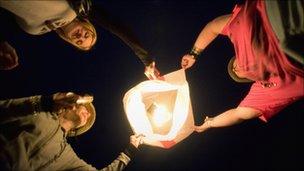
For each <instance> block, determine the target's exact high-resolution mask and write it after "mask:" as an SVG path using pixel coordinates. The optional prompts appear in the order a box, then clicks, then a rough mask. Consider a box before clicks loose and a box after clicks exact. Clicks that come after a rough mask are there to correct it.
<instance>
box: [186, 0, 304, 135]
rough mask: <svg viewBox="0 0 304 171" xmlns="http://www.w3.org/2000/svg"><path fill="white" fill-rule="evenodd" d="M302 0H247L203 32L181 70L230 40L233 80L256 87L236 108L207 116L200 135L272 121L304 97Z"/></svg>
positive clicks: (230, 68)
mask: <svg viewBox="0 0 304 171" xmlns="http://www.w3.org/2000/svg"><path fill="white" fill-rule="evenodd" d="M303 9H304V6H303V1H300V0H295V1H279V0H275V1H263V0H257V1H249V0H247V1H245V3H244V4H240V5H236V6H235V8H234V10H233V12H232V14H228V15H223V16H220V17H217V18H215V19H214V20H212V21H211V22H209V23H208V24H207V25H206V26H205V27H204V28H203V29H202V31H201V32H200V34H199V36H198V37H197V39H196V41H195V43H194V46H193V48H192V50H191V51H190V53H188V54H186V55H184V56H183V57H182V60H181V66H182V67H183V68H185V69H187V68H190V67H191V66H192V65H193V64H194V63H195V61H196V60H197V58H198V57H199V55H200V54H201V52H202V51H203V50H204V49H205V48H206V47H207V46H208V45H209V44H210V43H211V42H212V41H213V40H214V39H215V38H216V37H217V36H218V35H220V34H221V35H225V36H228V38H229V39H230V40H231V42H232V44H233V46H234V51H235V57H232V58H231V60H230V62H229V64H228V73H229V75H230V76H231V78H232V79H233V80H234V81H237V82H241V83H244V82H247V83H249V82H250V83H252V85H251V88H250V90H249V92H248V94H247V96H246V97H245V98H244V99H243V100H242V101H241V102H240V104H239V105H238V106H237V107H236V108H233V109H230V110H227V111H225V112H223V113H221V114H219V115H218V116H216V117H213V118H209V117H206V118H205V121H204V123H203V124H202V125H199V126H196V127H195V129H196V131H197V132H203V131H205V130H207V129H209V128H212V127H224V126H230V125H234V124H237V123H240V122H242V121H244V120H248V119H253V118H257V117H259V118H260V119H262V120H263V121H265V122H267V121H268V120H269V119H270V118H271V117H273V116H274V115H276V114H277V113H278V112H280V111H281V110H282V109H284V108H285V107H287V106H288V105H290V104H292V103H294V102H295V101H297V100H301V99H303V97H304V78H303V77H304V71H303V65H304V54H303V52H304V51H303V49H304V44H303V41H304V18H303V16H304V10H303Z"/></svg>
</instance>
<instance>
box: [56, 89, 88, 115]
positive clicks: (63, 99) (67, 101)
mask: <svg viewBox="0 0 304 171" xmlns="http://www.w3.org/2000/svg"><path fill="white" fill-rule="evenodd" d="M53 100H54V110H55V111H58V110H60V109H73V108H74V107H75V106H76V104H84V103H91V102H92V101H93V96H90V95H83V96H80V95H78V94H75V93H72V92H67V93H61V92H60V93H56V94H54V95H53Z"/></svg>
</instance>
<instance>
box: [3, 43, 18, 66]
mask: <svg viewBox="0 0 304 171" xmlns="http://www.w3.org/2000/svg"><path fill="white" fill-rule="evenodd" d="M18 65H19V62H18V55H17V53H16V51H15V49H14V48H13V47H12V46H11V45H10V44H9V43H8V42H6V41H5V42H0V70H10V69H13V68H15V67H16V66H18Z"/></svg>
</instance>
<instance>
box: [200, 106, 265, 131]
mask: <svg viewBox="0 0 304 171" xmlns="http://www.w3.org/2000/svg"><path fill="white" fill-rule="evenodd" d="M260 115H261V112H260V111H259V110H256V109H253V108H249V107H237V108H235V109H230V110H227V111H226V112H224V113H221V114H220V115H218V116H216V117H214V118H208V117H207V118H206V119H205V121H204V123H203V124H202V125H200V126H196V127H195V131H197V132H203V131H205V130H207V129H209V128H217V127H225V126H231V125H235V124H238V123H240V122H242V121H244V120H248V119H253V118H256V117H259V116H260Z"/></svg>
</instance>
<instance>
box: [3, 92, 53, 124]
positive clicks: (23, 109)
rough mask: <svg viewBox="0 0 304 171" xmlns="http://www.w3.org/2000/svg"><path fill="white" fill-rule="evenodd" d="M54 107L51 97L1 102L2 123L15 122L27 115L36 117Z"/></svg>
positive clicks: (33, 97) (34, 97)
mask: <svg viewBox="0 0 304 171" xmlns="http://www.w3.org/2000/svg"><path fill="white" fill-rule="evenodd" d="M52 106H53V100H52V97H51V96H31V97H24V98H17V99H7V100H0V123H5V122H9V121H13V120H15V119H17V118H18V117H22V116H26V115H35V114H37V113H39V112H41V111H51V109H52Z"/></svg>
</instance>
